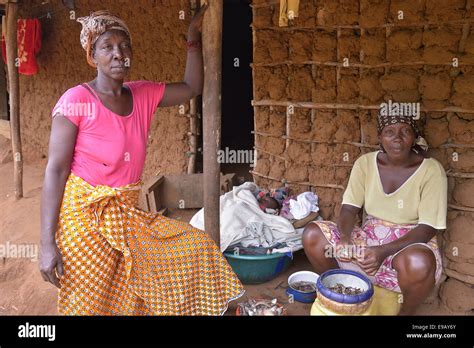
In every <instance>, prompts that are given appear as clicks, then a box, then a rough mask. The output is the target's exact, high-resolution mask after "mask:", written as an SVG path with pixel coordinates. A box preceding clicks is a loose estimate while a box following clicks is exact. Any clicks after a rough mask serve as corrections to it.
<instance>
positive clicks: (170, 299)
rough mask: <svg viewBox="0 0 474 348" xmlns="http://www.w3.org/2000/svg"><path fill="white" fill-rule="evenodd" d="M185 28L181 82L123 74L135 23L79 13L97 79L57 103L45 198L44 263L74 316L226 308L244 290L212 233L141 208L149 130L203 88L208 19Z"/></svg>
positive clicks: (61, 305)
mask: <svg viewBox="0 0 474 348" xmlns="http://www.w3.org/2000/svg"><path fill="white" fill-rule="evenodd" d="M206 9H207V5H206V6H204V7H203V8H202V9H201V10H200V11H199V12H198V13H197V14H196V16H195V17H194V18H193V19H192V21H191V24H190V26H189V31H188V55H187V63H186V72H185V77H184V81H183V82H180V83H170V84H164V83H156V82H151V81H131V82H124V80H125V77H126V76H127V75H128V73H129V71H130V66H131V62H132V58H133V55H132V46H131V35H130V31H129V29H128V27H127V25H126V24H125V23H124V22H123V21H122V20H121V19H119V18H117V17H116V16H113V15H112V14H110V13H109V12H107V11H98V12H95V13H92V14H91V15H90V16H88V17H83V18H79V19H78V21H79V22H80V23H81V24H82V26H83V28H82V31H81V44H82V46H83V48H84V49H85V50H86V53H87V62H88V63H89V65H91V66H93V67H94V68H96V69H97V76H96V78H95V79H94V80H92V81H90V82H88V83H84V84H81V85H78V86H76V87H73V88H71V89H69V90H67V91H66V92H65V93H64V94H63V95H62V96H61V98H60V99H59V101H58V103H57V104H56V106H55V107H54V109H53V112H52V117H53V121H52V130H51V139H50V149H49V160H48V165H47V168H46V173H45V180H44V187H43V195H42V202H41V255H40V271H41V274H42V276H43V279H44V280H45V281H49V282H51V283H52V284H54V285H56V286H57V287H58V288H60V291H59V301H58V310H59V312H60V313H61V314H68V315H115V314H119V315H217V314H223V313H224V312H225V310H226V309H227V305H228V302H229V301H230V300H233V299H235V298H237V297H239V296H241V295H242V293H243V288H242V285H241V283H240V282H239V280H238V279H237V277H236V275H235V274H234V273H233V271H232V269H231V268H230V266H229V265H228V264H227V262H226V260H225V258H224V257H223V256H222V254H221V253H220V251H219V249H218V247H217V246H216V245H215V244H214V242H213V241H212V240H211V239H210V238H209V236H208V235H207V234H206V233H204V232H202V231H200V230H197V229H194V228H193V227H191V226H190V225H188V224H186V223H183V222H179V221H176V220H172V219H169V218H166V217H163V216H161V215H159V214H157V213H149V212H145V211H142V210H140V209H138V208H136V204H137V200H138V192H139V189H140V178H141V175H142V171H143V166H144V163H145V155H146V144H147V138H148V131H149V128H150V123H151V121H152V117H153V114H154V113H155V111H156V108H157V107H158V106H160V107H163V106H172V105H178V104H181V103H183V102H186V101H187V100H189V99H191V98H193V97H195V96H197V95H199V94H200V93H201V91H202V84H203V63H202V53H201V50H200V28H201V25H202V19H203V15H204V13H205V11H206Z"/></svg>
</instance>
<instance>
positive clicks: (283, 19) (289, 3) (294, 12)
mask: <svg viewBox="0 0 474 348" xmlns="http://www.w3.org/2000/svg"><path fill="white" fill-rule="evenodd" d="M299 6H300V0H280V20H279V25H280V27H287V26H288V20H292V19H295V18H296V17H298V8H299Z"/></svg>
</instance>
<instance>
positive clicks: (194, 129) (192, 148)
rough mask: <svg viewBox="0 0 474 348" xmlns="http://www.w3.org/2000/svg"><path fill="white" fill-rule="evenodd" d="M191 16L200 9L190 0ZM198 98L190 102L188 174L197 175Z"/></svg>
mask: <svg viewBox="0 0 474 348" xmlns="http://www.w3.org/2000/svg"><path fill="white" fill-rule="evenodd" d="M190 5H191V16H192V17H194V15H195V13H196V11H197V10H198V9H199V7H198V1H197V0H190ZM197 124H198V117H197V97H194V98H193V99H191V100H190V101H189V129H190V134H189V160H188V174H194V173H196V157H197V137H198V126H197Z"/></svg>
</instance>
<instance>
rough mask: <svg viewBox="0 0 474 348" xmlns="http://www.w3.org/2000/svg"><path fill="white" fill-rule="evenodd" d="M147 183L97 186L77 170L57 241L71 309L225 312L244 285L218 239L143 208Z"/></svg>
mask: <svg viewBox="0 0 474 348" xmlns="http://www.w3.org/2000/svg"><path fill="white" fill-rule="evenodd" d="M139 189H140V183H136V184H131V185H127V186H124V187H120V188H111V187H109V186H101V185H99V186H96V187H94V186H92V185H90V184H89V183H87V182H86V181H85V180H83V179H81V178H80V177H78V176H76V175H74V174H72V173H71V174H70V176H69V178H68V180H67V183H66V187H65V190H64V197H63V201H62V206H61V213H60V216H59V222H58V231H57V234H56V242H57V244H58V247H59V249H60V251H61V254H62V259H63V264H64V276H63V277H62V278H61V281H60V282H61V289H60V291H59V300H58V309H59V313H61V314H65V315H222V314H223V313H224V312H225V311H226V310H227V306H228V303H229V301H231V300H234V299H236V298H238V297H240V296H242V295H243V292H244V290H243V287H242V284H241V283H240V281H239V280H238V278H237V276H236V275H235V273H234V272H233V271H232V269H231V267H230V266H229V264H228V263H227V261H226V259H225V258H224V256H223V255H222V253H221V252H220V250H219V248H218V247H217V245H216V244H215V243H214V241H213V240H212V239H211V238H210V237H209V236H208V235H207V234H206V233H205V232H203V231H201V230H198V229H196V228H194V227H192V226H190V225H189V224H187V223H184V222H181V221H177V220H173V219H170V218H167V217H164V216H161V215H159V214H157V213H149V212H145V211H143V210H140V209H138V208H136V205H137V202H138V195H139Z"/></svg>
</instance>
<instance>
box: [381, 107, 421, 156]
mask: <svg viewBox="0 0 474 348" xmlns="http://www.w3.org/2000/svg"><path fill="white" fill-rule="evenodd" d="M385 111H386V110H385ZM396 123H406V124H408V125H410V126H411V127H412V128H413V131H414V132H415V137H416V140H415V147H416V146H418V147H419V148H420V149H421V150H423V151H427V150H428V143H427V142H426V140H425V139H424V138H423V137H422V136H421V133H420V129H419V128H418V125H417V124H416V120H415V117H413V115H408V114H407V115H405V114H404V111H403V110H401V111H400V112H397V113H395V114H391V113H390V112H383V111H382V108H381V110H379V114H378V117H377V131H378V133H379V134H380V133H381V132H382V130H383V129H384V128H385V127H387V126H390V125H392V124H396Z"/></svg>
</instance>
